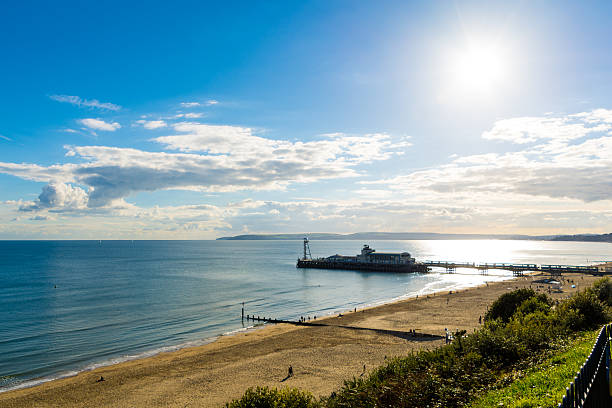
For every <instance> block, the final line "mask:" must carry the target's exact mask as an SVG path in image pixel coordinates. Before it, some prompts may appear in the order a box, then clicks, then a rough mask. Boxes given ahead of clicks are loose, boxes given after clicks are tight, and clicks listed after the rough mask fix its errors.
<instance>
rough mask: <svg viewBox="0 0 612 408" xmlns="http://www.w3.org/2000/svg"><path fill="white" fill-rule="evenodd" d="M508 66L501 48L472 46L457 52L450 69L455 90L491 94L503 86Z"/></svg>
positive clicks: (451, 61)
mask: <svg viewBox="0 0 612 408" xmlns="http://www.w3.org/2000/svg"><path fill="white" fill-rule="evenodd" d="M507 66H508V61H507V60H506V57H505V55H504V53H503V52H502V50H501V49H500V47H497V46H495V45H491V44H472V45H470V46H469V47H466V48H464V49H460V50H455V51H454V53H453V55H452V58H451V60H450V62H449V66H448V68H449V69H450V71H451V72H450V75H451V79H452V82H453V84H454V88H456V89H457V90H458V91H460V92H461V93H489V92H493V91H495V90H496V89H497V88H499V87H500V86H502V85H503V82H504V80H505V79H506V78H507V71H506V69H507Z"/></svg>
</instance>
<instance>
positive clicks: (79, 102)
mask: <svg viewBox="0 0 612 408" xmlns="http://www.w3.org/2000/svg"><path fill="white" fill-rule="evenodd" d="M49 98H51V99H53V100H54V101H57V102H64V103H69V104H71V105H75V106H79V107H81V106H84V107H88V108H98V109H106V110H111V111H118V110H120V109H121V106H119V105H115V104H114V103H110V102H100V101H98V100H97V99H92V100H87V99H83V98H81V97H79V96H73V95H50V96H49Z"/></svg>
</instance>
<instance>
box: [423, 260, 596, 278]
mask: <svg viewBox="0 0 612 408" xmlns="http://www.w3.org/2000/svg"><path fill="white" fill-rule="evenodd" d="M423 264H425V265H427V266H428V267H437V268H444V269H446V272H448V273H454V272H456V270H457V268H469V269H477V270H479V271H480V273H481V274H483V275H486V274H487V273H488V271H489V270H490V269H501V270H505V271H512V274H513V275H514V276H523V274H524V273H525V272H546V273H550V274H551V275H561V274H562V273H589V274H592V275H599V274H602V273H603V272H602V271H601V270H600V268H599V267H597V266H582V265H536V264H511V263H484V264H477V263H473V262H472V263H470V262H451V261H425V262H423Z"/></svg>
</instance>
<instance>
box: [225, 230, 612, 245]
mask: <svg viewBox="0 0 612 408" xmlns="http://www.w3.org/2000/svg"><path fill="white" fill-rule="evenodd" d="M304 237H308V238H309V239H312V240H320V241H321V240H364V239H365V240H444V239H459V240H474V239H498V240H528V241H577V242H611V243H612V233H608V234H578V235H516V234H440V233H433V232H356V233H353V234H333V233H324V232H323V233H301V234H248V235H236V236H231V237H221V238H217V240H221V241H247V240H254V241H261V240H301V239H303V238H304Z"/></svg>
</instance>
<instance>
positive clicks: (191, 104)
mask: <svg viewBox="0 0 612 408" xmlns="http://www.w3.org/2000/svg"><path fill="white" fill-rule="evenodd" d="M181 106H182V107H183V108H197V107H198V106H202V104H201V103H200V102H181Z"/></svg>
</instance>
